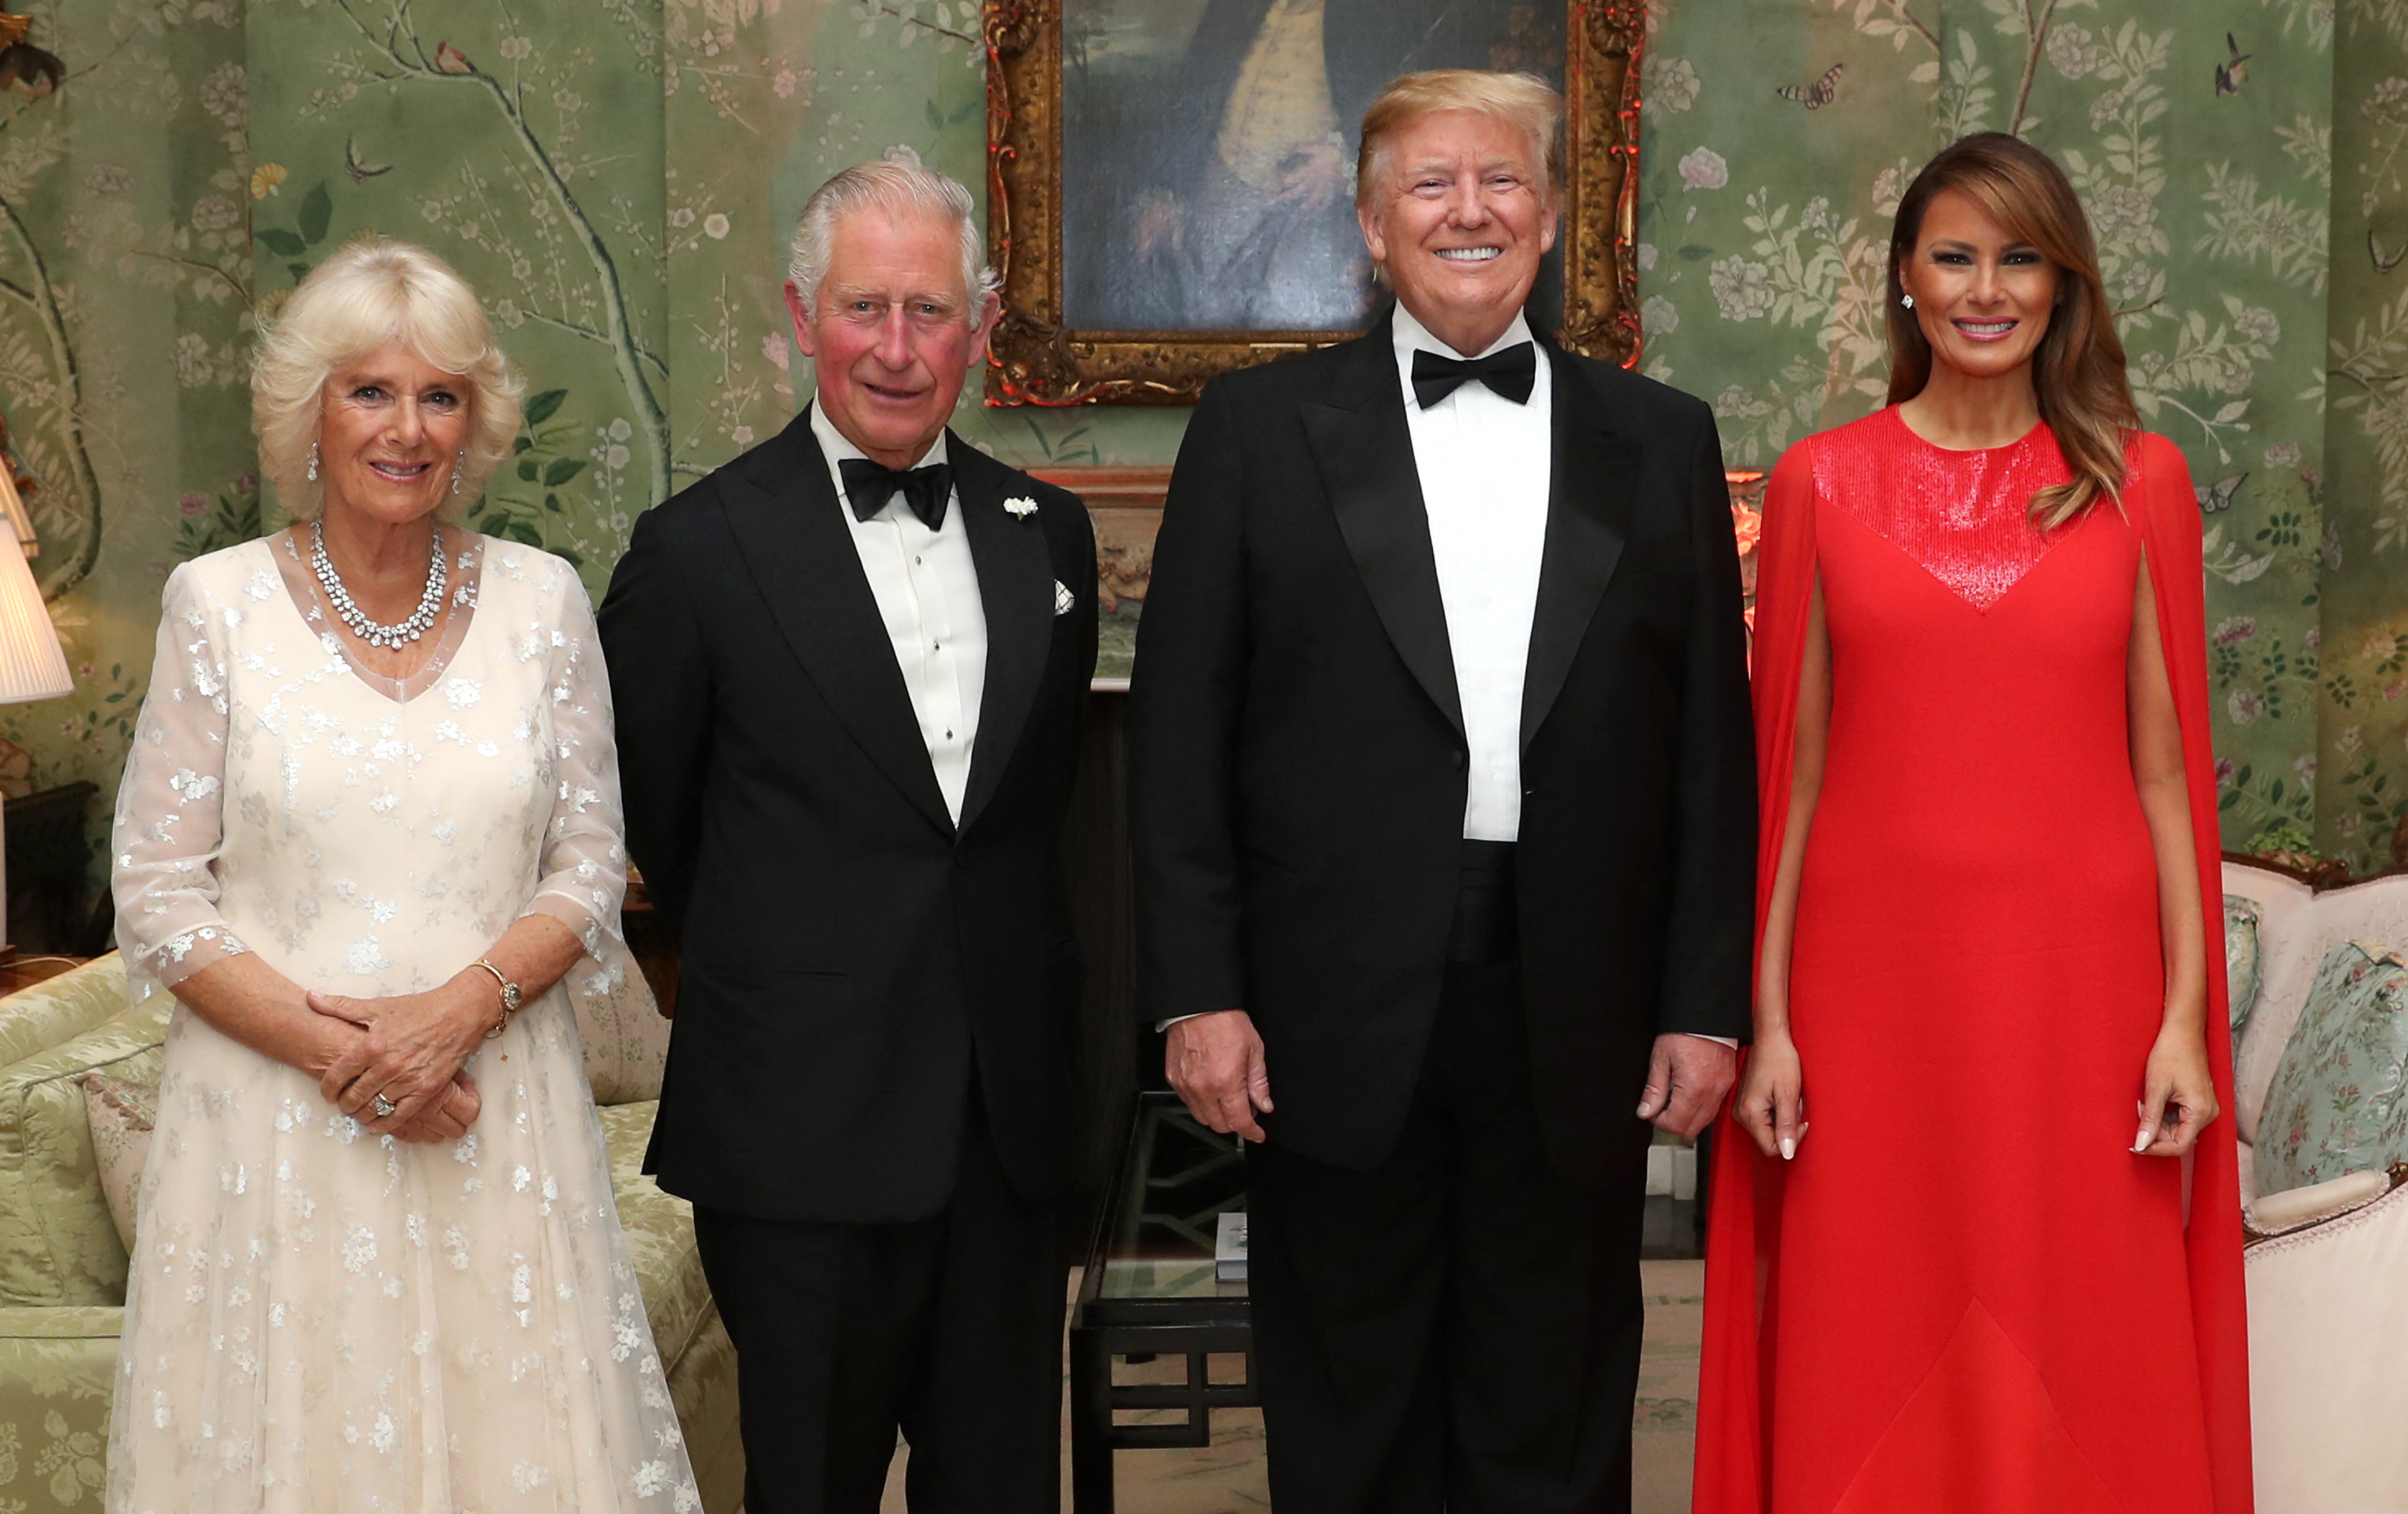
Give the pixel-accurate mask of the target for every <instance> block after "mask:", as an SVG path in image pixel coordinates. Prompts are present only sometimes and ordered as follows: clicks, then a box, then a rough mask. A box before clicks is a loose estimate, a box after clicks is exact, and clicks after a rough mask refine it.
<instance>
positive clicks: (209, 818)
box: [109, 564, 245, 988]
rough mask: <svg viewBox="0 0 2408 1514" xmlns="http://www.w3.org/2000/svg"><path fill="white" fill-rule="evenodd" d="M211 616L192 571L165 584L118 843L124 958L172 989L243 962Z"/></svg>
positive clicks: (221, 687)
mask: <svg viewBox="0 0 2408 1514" xmlns="http://www.w3.org/2000/svg"><path fill="white" fill-rule="evenodd" d="M209 612H210V600H209V596H208V592H207V591H206V590H204V589H203V588H202V587H201V586H200V584H199V582H198V581H197V578H196V576H195V574H194V573H193V569H192V567H191V566H190V565H189V564H187V565H185V566H181V567H179V568H177V569H176V571H175V572H174V573H172V574H170V575H168V578H167V588H166V593H165V596H164V598H163V599H162V601H161V606H160V616H159V647H158V652H157V655H156V656H155V657H154V658H153V659H152V662H151V665H150V693H149V694H147V695H146V696H144V698H143V701H142V719H141V721H140V722H139V723H138V724H137V725H136V727H135V731H134V750H132V752H130V753H129V754H128V755H127V757H126V760H125V776H124V778H122V780H121V781H120V782H119V784H118V788H117V818H116V821H115V825H114V828H113V830H112V832H111V836H110V853H111V867H110V874H109V885H110V888H111V890H112V891H113V892H114V893H115V894H116V896H117V942H118V946H119V948H120V949H121V950H123V951H124V953H125V954H126V956H127V957H129V958H130V959H132V961H133V963H134V964H136V966H138V967H140V968H143V969H145V970H147V971H148V973H149V974H150V976H151V977H153V978H156V979H157V981H158V982H159V984H160V985H161V986H162V987H165V988H173V987H174V986H175V985H176V984H177V983H179V982H180V981H182V980H183V979H185V978H190V977H192V976H193V974H194V973H197V972H199V971H200V970H201V969H202V968H204V967H207V966H208V965H209V964H212V963H215V962H219V961H222V960H223V959H224V958H226V957H229V956H232V955H234V954H236V953H237V952H240V951H242V950H245V948H244V946H243V944H242V943H241V942H240V941H239V940H237V939H236V937H235V935H234V933H233V932H232V931H231V930H229V929H227V928H226V923H225V921H224V920H223V919H222V917H221V916H220V915H219V914H218V877H217V859H218V848H219V843H220V842H221V840H222V838H223V836H224V827H223V822H222V809H221V806H222V803H223V800H224V795H225V781H224V780H225V752H226V731H227V724H228V717H227V710H228V706H227V702H226V666H225V659H224V658H223V656H222V655H221V653H220V651H219V649H218V647H217V645H216V643H215V642H214V641H213V640H212V639H211V637H210V630H211V626H210V616H209Z"/></svg>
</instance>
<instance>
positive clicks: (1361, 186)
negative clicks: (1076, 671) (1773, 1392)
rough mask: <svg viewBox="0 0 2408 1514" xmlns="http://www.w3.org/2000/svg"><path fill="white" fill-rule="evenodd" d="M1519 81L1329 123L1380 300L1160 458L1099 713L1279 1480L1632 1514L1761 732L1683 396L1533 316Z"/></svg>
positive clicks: (1705, 422) (1712, 1081)
mask: <svg viewBox="0 0 2408 1514" xmlns="http://www.w3.org/2000/svg"><path fill="white" fill-rule="evenodd" d="M1560 110H1561V104H1560V101H1559V100H1558V99H1557V97H1556V96H1555V92H1554V91H1552V90H1550V89H1549V88H1547V86H1545V85H1544V84H1542V83H1540V82H1539V81H1537V80H1535V79H1527V78H1525V77H1521V76H1513V75H1502V74H1493V73H1480V72H1469V71H1442V72H1434V73H1426V74H1419V75H1412V76H1409V77H1407V78H1405V79H1399V80H1398V81H1397V82H1396V83H1395V84H1393V85H1392V86H1390V88H1389V89H1388V91H1387V92H1386V93H1384V94H1383V95H1382V96H1381V97H1380V99H1379V100H1378V101H1376V102H1375V103H1374V104H1373V105H1372V106H1371V107H1370V109H1369V112H1368V113H1367V115H1366V116H1365V118H1364V124H1363V136H1362V150H1361V154H1360V160H1359V164H1358V170H1357V172H1358V179H1357V190H1356V204H1357V212H1358V217H1359V220H1360V221H1361V225H1362V229H1363V235H1364V238H1365V240H1366V242H1367V244H1368V245H1369V250H1370V254H1371V257H1372V259H1373V261H1374V262H1375V263H1376V264H1378V265H1379V266H1380V268H1381V269H1382V271H1383V275H1384V278H1385V280H1386V282H1387V283H1388V285H1389V286H1390V287H1391V288H1392V289H1393V290H1394V291H1395V292H1396V295H1397V307H1396V309H1395V310H1394V312H1393V313H1392V315H1391V316H1390V317H1389V318H1388V319H1386V320H1383V321H1382V322H1381V323H1380V324H1379V326H1378V327H1377V328H1376V329H1375V330H1373V331H1372V332H1371V334H1370V335H1369V336H1366V337H1364V338H1363V339H1361V340H1358V341H1354V342H1348V343H1343V344H1340V345H1339V346H1336V347H1333V348H1329V349H1326V350H1322V351H1319V352H1314V353H1312V354H1309V355H1306V356H1301V357H1297V358H1295V359H1292V360H1289V361H1286V362H1282V363H1277V364H1270V365H1269V366H1266V367H1261V368H1256V369H1252V370H1249V371H1245V372H1241V373H1236V374H1232V375H1229V376H1227V377H1226V378H1220V379H1217V380H1215V381H1214V382H1213V383H1212V384H1211V385H1210V386H1209V387H1208V388H1207V389H1206V390H1205V393H1204V397H1203V400H1202V402H1201V403H1200V404H1199V405H1198V406H1197V412H1196V417H1195V420H1194V421H1193V422H1192V423H1191V424H1190V426H1189V428H1188V431H1187V436H1186V439H1185V442H1184V444H1183V446H1182V448H1181V450H1180V455H1179V464H1178V468H1177V471H1176V473H1175V475H1174V476H1173V478H1172V481H1171V488H1170V497H1169V501H1168V507H1167V508H1166V510H1165V513H1164V518H1163V524H1162V532H1161V536H1160V538H1159V541H1158V543H1157V545H1156V548H1155V557H1154V579H1153V584H1152V587H1151V589H1150V591H1149V593H1148V597H1147V601H1146V612H1145V620H1144V622H1143V626H1142V629H1141V631H1140V636H1139V641H1138V653H1137V668H1136V678H1135V694H1134V704H1133V707H1132V709H1131V727H1130V740H1131V764H1132V795H1133V797H1132V804H1133V824H1134V831H1135V837H1136V844H1137V864H1138V871H1137V878H1138V906H1139V947H1140V983H1141V993H1142V996H1143V1004H1144V1006H1145V1008H1146V1012H1147V1013H1148V1014H1149V1015H1150V1016H1151V1017H1152V1018H1154V1019H1155V1020H1157V1021H1167V1022H1170V1023H1169V1028H1168V1041H1169V1045H1168V1072H1169V1076H1170V1079H1171V1082H1172V1084H1173V1086H1174V1087H1175V1088H1177V1089H1178V1091H1179V1092H1180V1093H1181V1095H1182V1096H1183V1098H1184V1099H1185V1101H1186V1103H1187V1106H1188V1107H1189V1109H1190V1110H1192V1111H1193V1112H1194V1113H1195V1115H1196V1116H1197V1118H1198V1119H1200V1120H1203V1121H1207V1122H1209V1123H1210V1124H1211V1125H1212V1127H1213V1128H1214V1129H1216V1130H1221V1131H1235V1132H1238V1133H1239V1134H1240V1135H1244V1136H1245V1137H1246V1138H1247V1139H1248V1140H1249V1141H1254V1142H1263V1143H1265V1144H1261V1145H1257V1146H1253V1147H1250V1148H1249V1149H1248V1155H1247V1174H1248V1177H1247V1186H1248V1197H1249V1208H1250V1210H1251V1231H1252V1235H1251V1238H1252V1243H1253V1244H1252V1255H1251V1258H1250V1268H1251V1275H1252V1284H1251V1287H1252V1292H1253V1295H1254V1339H1255V1353H1256V1354H1255V1361H1256V1364H1257V1367H1258V1369H1259V1372H1260V1375H1261V1391H1262V1396H1263V1408H1264V1416H1265V1426H1266V1430H1267V1432H1268V1434H1269V1448H1270V1484H1271V1496H1272V1501H1273V1502H1274V1503H1275V1504H1276V1505H1278V1506H1279V1507H1282V1508H1287V1507H1296V1508H1299V1509H1310V1510H1313V1511H1315V1514H1364V1511H1372V1510H1378V1511H1382V1514H1386V1511H1391V1510H1397V1511H1403V1510H1414V1511H1420V1510H1433V1511H1434V1510H1438V1509H1441V1508H1454V1509H1482V1510H1512V1511H1514V1514H1556V1511H1562V1514H1571V1511H1581V1514H1590V1511H1624V1510H1627V1509H1628V1507H1630V1421H1631V1404H1632V1396H1633V1393H1634V1392H1635V1390H1636V1383H1637V1374H1638V1365H1639V1346H1640V1333H1641V1301H1640V1292H1639V1238H1640V1223H1641V1212H1642V1208H1643V1199H1644V1193H1645V1174H1646V1155H1647V1147H1648V1144H1649V1141H1650V1135H1651V1133H1650V1124H1649V1121H1651V1120H1652V1121H1653V1122H1654V1123H1655V1124H1656V1125H1657V1126H1662V1127H1664V1128H1667V1129H1670V1130H1673V1131H1676V1132H1678V1133H1681V1134H1684V1135H1690V1134H1694V1133H1695V1132H1697V1131H1698V1130H1699V1129H1700V1128H1702V1127H1703V1126H1704V1125H1705V1124H1706V1122H1707V1121H1708V1120H1710V1119H1711V1118H1712V1117H1713V1114H1714V1112H1715V1110H1716V1109H1717V1107H1719V1105H1720V1104H1721V1101H1722V1099H1723V1096H1724V1094H1725V1093H1726V1092H1727V1089H1728V1087H1729V1084H1730V1080H1731V1078H1732V1076H1733V1073H1734V1070H1735V1063H1736V1057H1735V1053H1734V1051H1733V1050H1732V1040H1733V1038H1735V1037H1737V1036H1742V1035H1743V1034H1744V1033H1745V1030H1746V1026H1747V1023H1748V992H1747V985H1748V978H1749V965H1750V964H1749V955H1750V950H1749V949H1750V934H1751V927H1752V916H1753V908H1754V893H1755V878H1754V866H1755V849H1756V800H1755V758H1754V751H1753V747H1752V737H1751V731H1750V722H1749V714H1748V693H1747V675H1746V666H1745V646H1744V641H1743V627H1742V620H1741V598H1740V578H1739V560H1738V553H1737V550H1736V548H1735V545H1734V543H1733V539H1732V532H1731V519H1730V511H1729V507H1728V496H1727V490H1726V487H1725V484H1724V480H1723V473H1722V458H1721V454H1720V450H1719V444H1718V442H1717V439H1716V436H1715V432H1714V425H1713V419H1712V417H1711V416H1710V414H1709V413H1708V411H1707V409H1706V407H1705V406H1703V405H1702V404H1700V403H1699V402H1698V401H1696V400H1694V399H1692V398H1690V397H1688V396H1686V395H1684V394H1680V393H1675V392H1673V391H1671V390H1670V389H1666V388H1664V387H1663V386H1661V385H1659V384H1656V383H1654V382H1651V381H1650V380H1648V379H1645V378H1640V377H1638V376H1637V375H1635V374H1631V373H1628V372H1626V371H1624V370H1623V369H1620V368H1617V367H1614V366H1613V365H1611V364H1605V363H1599V362H1595V361H1592V360H1590V359H1586V358H1582V357H1578V356H1575V355H1573V354H1571V353H1569V352H1566V351H1564V350H1562V349H1561V348H1559V347H1557V346H1555V344H1553V343H1552V342H1549V341H1546V340H1544V339H1541V338H1535V337H1534V336H1532V334H1531V332H1530V330H1529V327H1528V325H1527V321H1525V318H1524V315H1523V307H1524V304H1525V303H1526V301H1527V299H1528V297H1529V292H1530V288H1531V284H1532V281H1533V279H1534V278H1535V276H1536V273H1537V270H1538V264H1539V258H1540V255H1541V253H1542V252H1543V251H1544V250H1546V249H1547V248H1548V247H1550V246H1551V245H1553V242H1554V239H1555V213H1556V194H1557V191H1556V187H1555V186H1556V183H1557V174H1556V165H1555V149H1554V146H1553V144H1554V143H1555V138H1556V129H1557V124H1558V121H1559V116H1560Z"/></svg>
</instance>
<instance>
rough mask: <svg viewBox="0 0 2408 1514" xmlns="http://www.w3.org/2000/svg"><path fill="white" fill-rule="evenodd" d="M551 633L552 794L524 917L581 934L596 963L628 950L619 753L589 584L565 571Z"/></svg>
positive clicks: (625, 862) (624, 817) (625, 855)
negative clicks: (623, 923)
mask: <svg viewBox="0 0 2408 1514" xmlns="http://www.w3.org/2000/svg"><path fill="white" fill-rule="evenodd" d="M562 575H563V577H564V578H566V580H567V582H566V587H565V590H564V592H563V593H562V594H561V603H560V610H559V614H558V617H557V618H556V619H555V620H554V621H553V623H552V648H551V652H552V680H551V685H550V688H551V693H550V698H551V700H552V773H553V777H554V778H555V780H556V782H557V788H556V789H555V791H554V793H553V795H552V823H551V825H550V827H549V828H548V830H547V831H546V833H545V836H544V847H543V876H542V878H539V879H538V881H537V883H536V891H535V897H534V898H533V899H532V900H530V901H529V902H528V904H527V912H528V913H529V914H538V915H550V916H551V917H552V918H553V919H554V920H557V921H560V922H561V923H562V924H564V925H566V926H567V927H568V928H569V929H570V930H572V931H575V932H576V933H577V938H578V939H579V940H581V941H582V942H584V943H585V950H587V952H589V953H590V954H592V955H593V956H594V957H595V958H596V959H597V960H600V959H603V958H605V957H606V955H614V954H615V953H614V952H611V951H609V949H610V948H619V949H620V950H624V946H623V943H621V942H620V940H619V905H620V901H621V900H622V899H624V897H625V895H626V893H627V847H626V815H625V812H624V810H623V809H622V808H621V807H620V804H619V755H618V749H617V747H616V746H615V745H614V743H613V742H612V739H611V735H610V683H609V679H608V678H605V677H604V676H603V670H602V647H601V643H600V641H599V640H597V639H596V637H595V631H594V608H593V607H592V605H590V604H589V603H588V602H587V601H586V598H585V586H584V585H583V584H581V583H580V582H579V581H578V579H577V577H576V575H575V574H574V573H571V572H569V571H568V570H567V569H566V567H564V568H563V569H562Z"/></svg>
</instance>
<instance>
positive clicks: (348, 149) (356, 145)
mask: <svg viewBox="0 0 2408 1514" xmlns="http://www.w3.org/2000/svg"><path fill="white" fill-rule="evenodd" d="M343 168H344V170H345V171H346V172H348V173H349V174H350V175H351V182H352V183H354V184H365V183H366V182H367V181H368V180H369V179H374V178H375V177H376V176H377V175H379V174H389V173H391V172H393V164H389V163H362V162H361V161H360V140H359V138H358V137H356V136H345V137H344V138H343Z"/></svg>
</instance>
